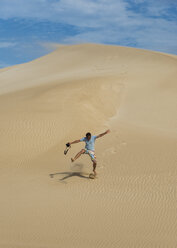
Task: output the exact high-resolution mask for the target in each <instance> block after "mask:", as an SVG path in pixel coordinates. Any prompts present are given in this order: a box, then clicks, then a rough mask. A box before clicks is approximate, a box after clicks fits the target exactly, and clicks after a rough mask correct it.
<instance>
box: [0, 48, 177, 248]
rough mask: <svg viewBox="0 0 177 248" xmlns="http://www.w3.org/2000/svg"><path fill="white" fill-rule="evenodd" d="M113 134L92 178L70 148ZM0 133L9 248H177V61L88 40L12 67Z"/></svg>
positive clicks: (0, 216)
mask: <svg viewBox="0 0 177 248" xmlns="http://www.w3.org/2000/svg"><path fill="white" fill-rule="evenodd" d="M107 128H110V129H111V133H110V134H109V135H107V136H104V137H103V138H100V139H98V140H97V141H96V154H97V159H98V166H97V172H98V177H97V179H95V180H90V179H88V175H89V173H90V172H91V170H92V165H91V163H90V160H89V158H88V157H87V156H85V155H84V156H82V157H81V158H80V159H79V160H77V161H76V162H75V163H74V164H71V163H70V157H71V156H73V155H75V153H76V152H78V151H79V149H81V148H82V147H83V143H79V144H77V145H73V146H72V149H71V150H70V151H69V153H68V154H67V156H64V155H63V150H64V148H65V143H66V142H68V141H72V140H74V139H79V138H81V137H83V136H84V134H85V133H86V132H87V131H90V132H92V133H93V134H99V133H101V132H102V131H104V130H105V129H107ZM0 137H1V139H0V162H1V163H0V168H1V174H0V194H1V198H0V210H1V211H0V247H3V248H4V247H5V248H17V247H18V248H20V247H21V248H37V247H40V248H41V247H42V248H43V247H50V248H55V247H65V248H70V247H72V248H73V247H77V248H78V247H86V248H87V247H88V248H90V247H98V248H99V247H100V248H102V247H103V248H104V247H106V248H107V247H123V248H124V247H136V248H137V247H140V248H142V247H150V248H153V247H165V248H166V247H169V248H173V247H174V248H175V247H177V235H176V233H177V222H176V215H177V208H176V206H177V201H176V187H177V181H176V176H177V167H176V165H177V56H175V55H174V56H173V55H169V54H162V53H157V52H151V51H145V50H139V49H134V48H127V47H117V46H106V45H95V44H85V45H74V46H63V47H59V48H58V49H57V50H56V51H54V52H52V53H51V54H48V55H47V56H44V57H41V58H38V59H36V60H34V61H32V62H29V63H26V64H22V65H17V66H13V67H8V68H5V69H1V70H0ZM50 175H52V177H51V176H50Z"/></svg>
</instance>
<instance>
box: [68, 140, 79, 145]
mask: <svg viewBox="0 0 177 248" xmlns="http://www.w3.org/2000/svg"><path fill="white" fill-rule="evenodd" d="M79 142H80V140H75V141H73V142H68V143H69V144H70V145H72V144H76V143H79Z"/></svg>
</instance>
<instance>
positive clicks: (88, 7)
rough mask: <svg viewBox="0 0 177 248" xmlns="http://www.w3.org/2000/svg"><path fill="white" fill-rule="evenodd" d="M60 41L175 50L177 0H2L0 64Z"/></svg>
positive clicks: (11, 62)
mask: <svg viewBox="0 0 177 248" xmlns="http://www.w3.org/2000/svg"><path fill="white" fill-rule="evenodd" d="M56 43H61V44H77V43H102V44H113V45H120V46H130V47H137V48H143V49H150V50H155V51H161V52H166V53H171V54H177V0H0V68H3V67H6V66H10V65H14V64H19V63H24V62H28V61H31V60H33V59H35V58H37V57H39V56H42V55H44V54H47V53H49V52H51V51H52V50H53V49H54V48H55V47H56V46H55V44H56Z"/></svg>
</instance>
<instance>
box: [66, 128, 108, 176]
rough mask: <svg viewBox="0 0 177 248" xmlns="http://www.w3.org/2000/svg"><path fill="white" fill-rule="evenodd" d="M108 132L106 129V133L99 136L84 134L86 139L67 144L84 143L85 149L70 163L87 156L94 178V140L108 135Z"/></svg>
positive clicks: (95, 163)
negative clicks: (91, 165)
mask: <svg viewBox="0 0 177 248" xmlns="http://www.w3.org/2000/svg"><path fill="white" fill-rule="evenodd" d="M109 132H110V130H109V129H108V130H107V131H106V132H104V133H101V134H99V135H91V133H86V137H84V138H82V139H80V140H75V141H73V142H68V143H69V144H70V145H71V144H76V143H79V142H81V141H84V142H85V149H82V150H81V151H80V152H79V153H77V154H76V156H75V157H74V158H71V161H72V162H74V161H75V160H76V159H78V158H79V157H80V156H81V154H88V155H89V156H90V158H91V160H92V162H93V172H94V175H95V176H96V165H97V162H96V156H95V146H94V145H95V140H96V139H98V138H100V137H102V136H104V135H105V134H107V133H109Z"/></svg>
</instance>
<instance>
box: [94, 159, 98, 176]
mask: <svg viewBox="0 0 177 248" xmlns="http://www.w3.org/2000/svg"><path fill="white" fill-rule="evenodd" d="M96 165H97V163H96V160H93V173H94V175H95V176H96V174H97V173H96Z"/></svg>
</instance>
